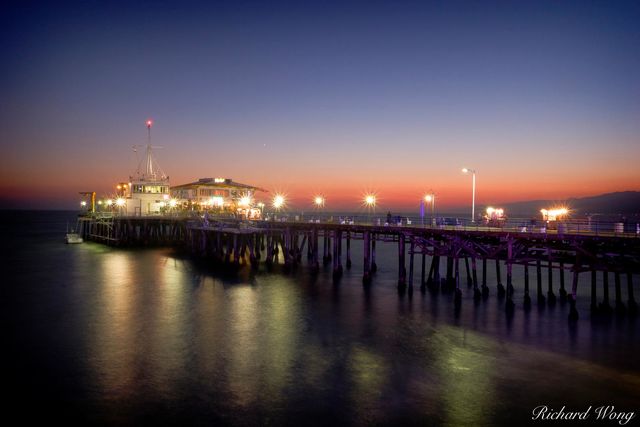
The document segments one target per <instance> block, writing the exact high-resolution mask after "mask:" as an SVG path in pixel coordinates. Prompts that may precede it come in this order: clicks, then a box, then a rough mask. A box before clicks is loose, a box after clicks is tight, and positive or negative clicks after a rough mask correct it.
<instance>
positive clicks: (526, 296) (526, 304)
mask: <svg viewBox="0 0 640 427" xmlns="http://www.w3.org/2000/svg"><path fill="white" fill-rule="evenodd" d="M530 307H531V295H529V262H525V264H524V308H525V309H529V308H530Z"/></svg>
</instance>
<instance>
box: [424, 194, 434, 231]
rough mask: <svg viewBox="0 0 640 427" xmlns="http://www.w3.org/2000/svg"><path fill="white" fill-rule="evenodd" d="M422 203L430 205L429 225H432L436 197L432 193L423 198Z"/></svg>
mask: <svg viewBox="0 0 640 427" xmlns="http://www.w3.org/2000/svg"><path fill="white" fill-rule="evenodd" d="M424 201H425V202H427V203H429V204H431V225H433V217H434V215H435V207H436V195H435V193H434V192H433V191H432V192H430V193H429V194H427V195H426V196H424Z"/></svg>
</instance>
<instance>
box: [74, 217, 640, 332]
mask: <svg viewBox="0 0 640 427" xmlns="http://www.w3.org/2000/svg"><path fill="white" fill-rule="evenodd" d="M79 230H80V232H81V234H82V236H83V237H84V238H85V239H87V240H93V241H97V242H101V243H105V244H109V245H117V246H133V245H141V246H158V245H165V246H175V247H179V248H182V249H183V250H185V251H187V252H188V253H189V254H190V255H191V256H192V257H194V258H197V259H199V260H203V261H204V262H207V263H211V264H212V265H217V266H221V267H223V268H239V267H242V266H245V265H246V266H248V268H253V269H257V268H259V266H260V265H261V264H265V265H266V266H267V267H268V268H270V267H273V266H274V265H276V264H282V267H283V269H284V271H288V270H291V269H294V268H297V267H299V266H306V267H307V268H309V269H310V271H311V272H318V271H319V270H320V268H331V269H332V273H333V278H334V280H335V281H339V280H340V277H341V276H342V275H343V273H344V270H345V269H350V268H351V267H352V265H353V263H354V262H357V260H354V259H352V252H351V248H352V246H353V244H354V242H356V241H357V242H362V243H361V244H362V248H363V251H362V282H363V284H364V285H365V286H368V285H369V284H370V283H371V282H372V280H374V276H375V272H376V270H377V265H376V242H393V243H394V244H395V245H397V261H398V267H397V279H398V280H397V285H398V292H400V293H401V294H404V293H409V294H411V293H413V291H414V287H419V289H420V291H421V292H427V291H441V292H443V293H449V292H450V293H452V294H453V298H454V301H455V305H456V307H459V306H460V304H461V300H462V286H467V287H468V288H473V295H474V300H475V301H479V300H482V299H486V298H488V297H489V296H490V295H491V294H495V295H497V297H498V298H500V299H502V300H504V304H505V309H506V311H507V312H511V311H513V309H514V307H515V304H516V302H515V299H516V296H515V292H514V284H513V271H514V268H522V269H523V273H524V294H523V295H522V297H519V298H522V303H523V305H524V307H525V309H528V308H530V307H531V305H532V304H534V303H535V304H537V305H539V306H544V305H553V304H555V303H556V301H558V300H559V301H560V302H567V303H569V304H570V313H569V318H570V319H571V320H576V319H577V318H578V312H577V309H576V304H575V303H576V297H577V293H578V279H579V277H580V275H581V274H582V275H585V274H587V275H589V276H590V278H591V288H590V289H589V290H588V292H589V294H590V298H591V310H592V311H593V312H600V313H609V312H612V311H615V312H616V313H618V314H625V313H629V314H635V313H637V310H638V305H637V302H636V300H635V296H634V283H633V275H634V274H637V273H640V238H638V235H637V234H635V233H624V232H621V233H618V232H607V231H605V232H598V231H594V230H593V229H591V230H586V231H585V230H584V229H583V230H580V229H573V231H572V228H571V227H564V228H561V229H559V230H546V229H545V230H544V231H543V230H541V229H537V230H535V229H534V230H526V231H525V230H523V229H521V228H518V227H513V228H506V229H505V228H490V227H482V226H448V227H444V226H424V225H412V224H385V225H378V224H364V223H354V222H353V221H340V222H328V221H326V222H325V221H323V222H320V221H309V222H303V221H255V222H248V221H239V220H233V219H229V218H224V219H223V218H219V219H211V220H209V219H208V218H207V219H203V218H200V217H169V216H148V217H127V216H111V217H100V216H88V217H80V218H79ZM321 251H322V258H321V255H320V253H321ZM305 259H306V260H305ZM303 260H304V261H303ZM321 263H322V266H321ZM493 268H495V273H496V278H497V280H496V283H488V282H487V271H488V269H493ZM543 270H546V271H543ZM530 273H531V275H532V276H533V277H531V276H530ZM544 273H546V274H547V289H546V290H545V289H543V288H542V277H543V274H544ZM417 274H419V278H418V277H417ZM598 274H600V275H602V277H603V282H604V286H603V289H602V299H601V300H600V301H599V300H598V293H599V292H598V289H597V275H598ZM503 278H504V279H505V281H504V282H503ZM556 278H557V282H555V281H554V279H556ZM610 278H613V281H614V285H615V294H614V301H613V302H612V301H610V298H609V286H608V283H609V279H610ZM463 279H464V281H463ZM463 283H464V285H463ZM556 283H557V285H556ZM531 285H534V286H535V289H531ZM623 286H626V296H627V299H626V301H623V299H622V287H623ZM585 291H587V290H583V292H585Z"/></svg>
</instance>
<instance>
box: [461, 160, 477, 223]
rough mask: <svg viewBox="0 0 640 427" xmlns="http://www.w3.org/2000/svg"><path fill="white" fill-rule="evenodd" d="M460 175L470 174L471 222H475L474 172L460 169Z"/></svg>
mask: <svg viewBox="0 0 640 427" xmlns="http://www.w3.org/2000/svg"><path fill="white" fill-rule="evenodd" d="M462 173H470V174H471V175H472V184H471V186H472V193H471V194H472V195H471V222H476V171H475V170H473V169H468V168H462Z"/></svg>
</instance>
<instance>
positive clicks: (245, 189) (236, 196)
mask: <svg viewBox="0 0 640 427" xmlns="http://www.w3.org/2000/svg"><path fill="white" fill-rule="evenodd" d="M257 192H266V190H264V189H262V188H259V187H255V186H252V185H247V184H242V183H239V182H235V181H233V180H232V179H231V178H200V179H199V180H197V181H194V182H190V183H188V184H182V185H177V186H174V187H171V197H173V198H174V199H175V200H176V201H177V204H178V206H180V207H182V208H183V209H190V210H209V211H213V212H220V213H233V214H237V215H238V216H242V217H245V218H249V219H258V218H260V217H261V215H262V212H261V208H260V205H259V204H258V202H257V201H256V193H257Z"/></svg>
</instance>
